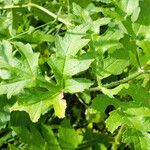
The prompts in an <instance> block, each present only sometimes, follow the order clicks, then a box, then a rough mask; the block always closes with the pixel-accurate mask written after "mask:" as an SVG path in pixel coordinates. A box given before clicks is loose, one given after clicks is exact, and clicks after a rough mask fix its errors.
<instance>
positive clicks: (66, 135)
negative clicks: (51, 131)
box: [59, 120, 82, 150]
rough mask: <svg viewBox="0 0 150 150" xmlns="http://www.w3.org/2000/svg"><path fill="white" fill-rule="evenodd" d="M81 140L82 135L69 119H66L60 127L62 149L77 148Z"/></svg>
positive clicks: (72, 149) (70, 149)
mask: <svg viewBox="0 0 150 150" xmlns="http://www.w3.org/2000/svg"><path fill="white" fill-rule="evenodd" d="M66 139H67V140H66ZM81 140H82V137H81V136H79V135H78V134H77V133H76V132H75V130H74V129H73V128H72V127H71V125H70V123H69V121H68V120H64V121H63V123H62V124H61V126H60V128H59V143H60V146H61V148H62V150H75V149H76V148H77V146H78V144H80V143H81Z"/></svg>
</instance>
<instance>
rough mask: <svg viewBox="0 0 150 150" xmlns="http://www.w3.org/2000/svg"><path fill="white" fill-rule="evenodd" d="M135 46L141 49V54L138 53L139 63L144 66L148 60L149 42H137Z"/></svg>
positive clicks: (149, 54)
mask: <svg viewBox="0 0 150 150" xmlns="http://www.w3.org/2000/svg"><path fill="white" fill-rule="evenodd" d="M137 45H138V46H139V47H140V48H142V52H139V61H140V63H141V65H142V66H144V65H145V64H146V63H147V62H148V61H149V59H150V48H149V47H150V41H148V40H142V41H137Z"/></svg>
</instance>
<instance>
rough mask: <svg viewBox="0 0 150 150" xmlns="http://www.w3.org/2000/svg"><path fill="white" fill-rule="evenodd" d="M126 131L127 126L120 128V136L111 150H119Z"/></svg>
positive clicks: (117, 136)
mask: <svg viewBox="0 0 150 150" xmlns="http://www.w3.org/2000/svg"><path fill="white" fill-rule="evenodd" d="M125 129H126V126H125V125H122V126H121V127H120V129H119V132H118V134H117V135H116V136H115V141H114V143H113V145H112V148H111V150H118V146H119V145H120V143H121V138H122V134H123V133H124V131H125Z"/></svg>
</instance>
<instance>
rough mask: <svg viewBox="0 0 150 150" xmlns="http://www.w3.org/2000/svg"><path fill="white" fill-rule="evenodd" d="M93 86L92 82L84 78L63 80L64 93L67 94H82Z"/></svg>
mask: <svg viewBox="0 0 150 150" xmlns="http://www.w3.org/2000/svg"><path fill="white" fill-rule="evenodd" d="M92 84H93V82H92V81H90V80H88V79H84V78H74V79H68V80H65V89H64V91H66V92H69V93H77V92H83V91H84V90H85V89H88V88H89V87H90V86H91V85H92Z"/></svg>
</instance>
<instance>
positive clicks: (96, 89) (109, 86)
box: [90, 69, 145, 92]
mask: <svg viewBox="0 0 150 150" xmlns="http://www.w3.org/2000/svg"><path fill="white" fill-rule="evenodd" d="M144 73H145V71H144V70H143V69H140V70H139V71H138V72H136V73H134V74H132V75H130V76H128V77H126V78H124V79H122V80H119V81H116V82H111V83H109V84H104V85H103V86H102V87H106V88H112V87H115V86H118V85H120V84H124V83H127V82H128V81H130V80H133V79H135V78H137V77H138V76H140V75H142V74H144ZM100 89H101V88H100V87H99V86H98V87H94V88H90V91H91V92H92V91H99V90H100Z"/></svg>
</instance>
